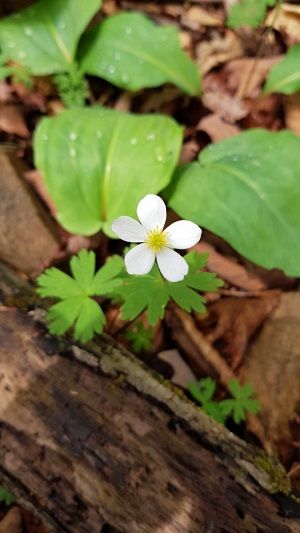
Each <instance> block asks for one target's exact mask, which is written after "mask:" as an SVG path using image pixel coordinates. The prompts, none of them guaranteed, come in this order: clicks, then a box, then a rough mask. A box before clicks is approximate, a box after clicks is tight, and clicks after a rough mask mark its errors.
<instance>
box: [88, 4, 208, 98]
mask: <svg viewBox="0 0 300 533" xmlns="http://www.w3.org/2000/svg"><path fill="white" fill-rule="evenodd" d="M79 57H80V64H81V67H82V70H83V71H84V72H86V73H88V74H93V75H96V76H100V77H101V78H104V79H106V80H108V81H110V82H111V83H113V84H114V85H117V86H118V87H123V88H125V89H129V90H138V89H142V88H144V87H156V86H158V85H162V84H163V83H166V82H171V83H174V84H175V85H177V86H178V87H180V88H181V89H182V90H183V91H185V92H187V93H188V94H191V95H198V94H199V93H200V74H199V69H198V67H197V66H196V65H194V64H193V63H192V62H191V61H190V60H189V58H188V57H187V55H186V54H185V53H184V52H183V51H182V49H181V47H180V43H179V38H178V33H177V31H176V30H175V29H174V28H173V27H171V26H163V27H159V26H157V25H156V24H154V23H153V22H151V21H150V20H149V19H148V18H147V17H145V16H144V15H142V14H140V13H122V14H118V15H115V16H113V17H109V18H108V19H106V20H105V21H104V22H102V23H101V24H100V25H98V26H97V27H96V28H94V29H93V30H92V31H91V32H89V33H88V34H87V35H85V36H84V38H83V40H82V42H81V45H80V50H79Z"/></svg>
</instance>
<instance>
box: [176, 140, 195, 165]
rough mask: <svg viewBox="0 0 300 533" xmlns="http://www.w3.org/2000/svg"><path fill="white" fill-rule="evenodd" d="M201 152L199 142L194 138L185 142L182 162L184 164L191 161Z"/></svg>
mask: <svg viewBox="0 0 300 533" xmlns="http://www.w3.org/2000/svg"><path fill="white" fill-rule="evenodd" d="M198 153H199V144H198V143H197V141H195V140H194V139H191V140H190V141H187V142H185V143H184V145H183V147H182V150H181V155H180V164H181V165H183V164H185V163H190V162H191V161H193V160H194V159H196V157H197V155H198Z"/></svg>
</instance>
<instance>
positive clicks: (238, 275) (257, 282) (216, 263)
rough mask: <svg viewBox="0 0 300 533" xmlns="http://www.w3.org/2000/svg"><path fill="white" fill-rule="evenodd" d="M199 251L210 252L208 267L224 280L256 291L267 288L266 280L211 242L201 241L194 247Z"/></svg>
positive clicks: (241, 287)
mask: <svg viewBox="0 0 300 533" xmlns="http://www.w3.org/2000/svg"><path fill="white" fill-rule="evenodd" d="M193 249H194V250H196V251H197V252H199V253H202V254H203V253H208V262H207V268H208V269H209V270H211V271H212V272H215V273H216V274H218V276H220V278H221V279H223V280H224V281H229V282H230V283H231V284H232V285H235V286H236V287H239V288H240V289H245V290H247V291H251V292H256V291H261V290H263V289H265V288H266V285H265V284H264V282H263V281H262V280H261V279H260V278H259V277H257V276H255V275H253V274H251V273H250V272H248V271H247V270H246V269H245V267H244V266H242V265H240V264H238V263H236V262H235V261H234V259H232V258H230V257H226V256H224V255H222V254H220V253H219V252H217V251H216V250H215V248H214V247H213V246H211V245H210V244H208V243H206V242H204V241H201V242H200V243H199V244H196V246H194V248H193Z"/></svg>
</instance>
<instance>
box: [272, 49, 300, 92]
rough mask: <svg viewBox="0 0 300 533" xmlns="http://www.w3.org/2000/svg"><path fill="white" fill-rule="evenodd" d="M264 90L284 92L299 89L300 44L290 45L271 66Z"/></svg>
mask: <svg viewBox="0 0 300 533" xmlns="http://www.w3.org/2000/svg"><path fill="white" fill-rule="evenodd" d="M264 90H265V92H267V93H284V94H293V93H296V92H297V91H299V90H300V44H295V45H294V46H292V47H291V48H290V49H289V50H288V52H287V54H286V56H285V58H284V59H283V60H282V61H280V62H279V63H277V64H276V65H274V67H272V68H271V70H270V72H269V75H268V78H267V81H266V83H265V87H264Z"/></svg>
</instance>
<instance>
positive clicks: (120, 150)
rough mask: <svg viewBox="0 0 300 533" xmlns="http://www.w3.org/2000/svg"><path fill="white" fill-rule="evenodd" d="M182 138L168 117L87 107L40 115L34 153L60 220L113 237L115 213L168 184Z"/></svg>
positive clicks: (127, 209)
mask: <svg viewBox="0 0 300 533" xmlns="http://www.w3.org/2000/svg"><path fill="white" fill-rule="evenodd" d="M181 142H182V128H181V127H179V126H178V125H177V124H176V123H175V122H174V121H173V120H172V119H170V118H168V117H163V116H159V115H143V116H137V115H133V114H127V113H120V112H117V111H110V110H104V109H101V108H90V109H80V110H70V111H66V112H63V113H61V114H60V115H59V116H57V117H55V118H45V119H43V120H42V121H41V122H40V124H39V126H38V128H37V130H36V134H35V141H34V149H35V150H34V151H35V161H36V166H37V167H38V168H39V169H40V170H41V172H42V173H43V175H44V177H45V182H46V186H47V189H48V192H49V194H50V196H51V198H52V200H53V201H54V203H55V205H56V208H57V211H58V212H57V218H58V220H59V222H60V224H61V225H62V226H63V227H64V228H65V229H67V230H68V231H70V232H72V233H77V234H80V235H92V234H93V233H96V232H97V231H99V230H100V229H103V230H104V231H105V232H106V234H107V235H110V236H113V235H114V234H113V233H112V231H111V222H112V221H113V220H114V219H115V218H117V217H118V216H120V215H131V216H135V210H136V206H137V204H138V202H139V200H140V199H141V198H142V197H143V196H144V195H146V194H147V193H158V192H160V191H161V190H162V189H163V188H164V187H165V186H166V185H167V184H168V183H169V181H170V179H171V175H172V173H173V171H174V168H175V165H176V163H177V160H178V157H179V152H180V148H181Z"/></svg>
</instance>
